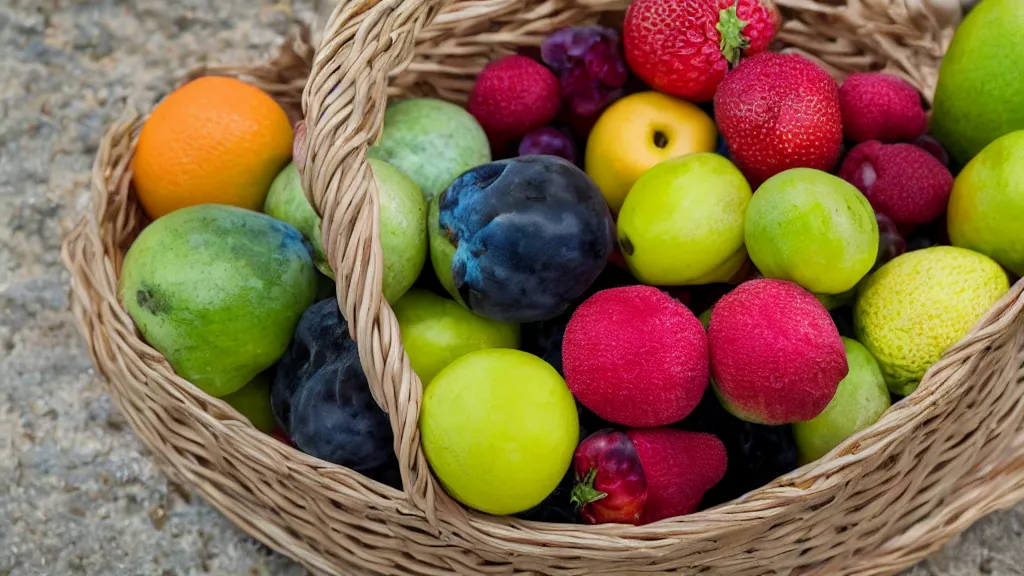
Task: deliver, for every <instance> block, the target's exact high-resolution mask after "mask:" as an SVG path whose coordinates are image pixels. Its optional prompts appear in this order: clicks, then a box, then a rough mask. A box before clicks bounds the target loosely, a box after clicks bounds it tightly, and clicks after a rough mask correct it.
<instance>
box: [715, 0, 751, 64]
mask: <svg viewBox="0 0 1024 576" xmlns="http://www.w3.org/2000/svg"><path fill="white" fill-rule="evenodd" d="M747 24H749V22H747V21H746V20H740V17H739V15H738V14H736V4H733V5H732V6H730V7H728V8H726V9H725V10H722V11H721V12H719V13H718V24H715V29H716V30H718V33H719V34H721V35H722V42H721V49H722V56H725V59H726V60H728V61H729V64H730V65H731V66H735V65H736V63H737V62H739V60H740V53H741V52H742V51H743V50H744V49H746V48H749V47H750V40H749V39H748V38H747V37H746V36H744V35H743V29H744V28H746V27H747Z"/></svg>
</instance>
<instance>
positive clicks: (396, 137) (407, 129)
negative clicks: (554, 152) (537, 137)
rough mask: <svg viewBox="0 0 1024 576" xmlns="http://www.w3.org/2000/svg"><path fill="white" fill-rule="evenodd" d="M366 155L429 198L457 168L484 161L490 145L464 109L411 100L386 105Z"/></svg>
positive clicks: (431, 100)
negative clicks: (380, 128) (399, 173)
mask: <svg viewBox="0 0 1024 576" xmlns="http://www.w3.org/2000/svg"><path fill="white" fill-rule="evenodd" d="M367 154H368V156H370V157H371V158H378V159H380V160H384V161H385V162H388V163H389V164H391V165H392V166H394V167H396V168H398V169H399V170H401V171H402V172H404V173H405V174H406V175H407V176H409V177H410V178H412V179H413V181H414V182H416V184H417V185H418V186H419V187H420V189H422V190H423V194H424V196H425V198H426V200H427V201H428V202H429V201H430V200H431V199H433V198H434V197H435V196H437V195H438V194H440V193H441V192H443V191H444V190H445V189H446V188H448V185H450V184H451V183H452V182H453V181H455V179H456V178H457V177H458V176H459V175H460V174H462V173H463V172H465V171H467V170H469V169H470V168H476V167H477V166H480V165H481V164H487V163H488V162H490V161H491V145H490V143H489V142H488V140H487V135H486V134H485V133H484V130H483V128H481V127H480V124H479V123H478V122H477V121H476V118H473V115H472V114H470V113H469V112H467V111H466V110H465V108H462V107H460V106H457V105H455V104H452V103H450V102H445V101H443V100H438V99H435V98H413V99H409V100H403V101H401V102H397V103H395V104H392V105H390V106H388V109H387V111H386V112H385V113H384V130H383V133H382V134H381V136H380V139H379V140H378V141H377V143H376V144H375V145H374V146H373V147H371V148H370V150H369V152H368V153H367Z"/></svg>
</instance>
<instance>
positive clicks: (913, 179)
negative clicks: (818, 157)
mask: <svg viewBox="0 0 1024 576" xmlns="http://www.w3.org/2000/svg"><path fill="white" fill-rule="evenodd" d="M839 177H840V178H842V179H843V180H846V181H847V182H849V183H850V184H853V185H854V186H856V187H857V189H858V190H860V191H861V192H862V193H863V194H864V196H865V197H866V198H867V199H868V202H870V203H871V206H872V207H873V208H874V209H875V210H876V211H877V212H881V213H883V214H885V215H886V216H888V217H889V218H892V221H893V222H895V223H896V224H897V225H899V226H917V225H920V224H925V223H927V222H931V221H932V220H935V219H936V218H938V217H939V216H941V215H942V213H943V212H944V211H945V210H946V205H947V204H948V203H949V195H950V193H951V192H952V190H953V175H952V174H950V172H949V169H948V168H946V167H945V166H943V165H942V162H940V161H939V160H938V159H936V158H935V156H933V155H931V154H929V153H928V152H927V151H926V150H924V149H923V148H921V147H919V146H915V145H913V144H883V143H881V142H879V141H877V140H871V141H868V142H863V143H861V144H858V145H856V146H854V148H853V149H852V150H850V153H849V154H847V156H846V159H845V160H844V161H843V165H842V167H841V168H840V169H839Z"/></svg>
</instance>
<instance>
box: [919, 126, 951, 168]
mask: <svg viewBox="0 0 1024 576" xmlns="http://www.w3.org/2000/svg"><path fill="white" fill-rule="evenodd" d="M913 144H914V145H915V146H917V147H918V148H924V150H925V152H927V153H929V154H931V155H932V156H935V158H936V159H937V160H938V161H939V162H942V165H943V166H945V167H946V168H949V152H946V149H945V148H943V147H942V144H941V143H940V142H939V141H938V140H936V139H935V138H934V137H933V136H929V135H928V134H924V135H922V136H919V137H918V139H917V140H914V142H913Z"/></svg>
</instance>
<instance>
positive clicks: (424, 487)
mask: <svg viewBox="0 0 1024 576" xmlns="http://www.w3.org/2000/svg"><path fill="white" fill-rule="evenodd" d="M478 1H479V2H480V4H481V5H482V6H483V5H490V4H493V1H492V0H478ZM552 1H554V2H555V3H556V4H558V6H556V8H558V9H569V8H570V7H571V8H573V9H575V10H580V9H583V10H585V11H588V12H592V13H595V14H596V13H599V12H604V11H609V10H620V9H623V8H625V7H626V6H627V5H628V3H629V2H628V1H627V0H552ZM775 2H776V3H777V4H778V5H779V7H780V8H781V9H782V11H783V12H784V15H785V17H786V19H785V26H784V27H783V29H782V31H781V32H780V34H779V36H778V40H779V41H780V43H781V45H782V47H783V49H784V50H785V51H796V52H800V53H803V54H805V55H808V56H810V57H812V58H814V59H815V60H817V61H818V62H819V63H821V64H822V65H824V66H825V67H826V68H827V69H829V71H830V72H832V73H833V74H834V75H836V76H837V77H842V76H843V75H844V74H845V73H848V72H851V71H859V70H877V69H885V70H887V71H890V72H894V73H897V74H899V75H901V76H903V77H904V78H906V79H907V80H909V81H910V82H911V83H912V84H913V85H914V86H915V87H917V88H918V89H919V90H920V91H921V92H922V93H923V94H924V95H925V98H926V99H927V100H930V99H931V95H932V94H933V91H934V86H935V81H936V78H937V75H938V68H939V63H940V62H941V58H942V54H943V53H944V52H945V49H946V47H947V46H948V43H949V41H950V39H951V38H952V35H953V30H954V29H955V26H956V24H957V23H958V22H959V19H960V16H961V13H960V8H959V4H958V2H957V0H847V1H846V2H845V3H843V2H841V1H840V0H832V1H829V2H825V1H816V0H775ZM450 4H454V0H350V1H345V2H341V3H340V5H339V6H338V7H337V8H336V9H335V10H334V12H333V14H332V15H331V16H330V18H329V20H328V22H327V25H326V29H325V31H324V34H323V40H322V43H321V45H320V47H319V49H318V50H317V52H316V55H315V57H314V60H313V66H312V73H311V76H310V80H309V83H308V84H307V86H306V89H305V92H304V94H303V102H302V104H303V109H304V112H305V118H306V120H305V126H300V127H299V130H298V131H297V136H298V137H297V139H296V141H297V149H296V154H295V157H296V164H297V165H298V166H299V169H300V172H301V174H302V183H303V188H304V189H305V191H306V194H307V195H308V196H309V199H310V201H311V203H312V204H313V205H314V206H315V207H316V208H317V211H318V212H319V213H320V214H321V215H322V217H323V224H322V233H323V237H324V246H325V248H326V250H327V256H328V261H329V263H330V265H331V268H332V269H333V270H334V271H335V273H336V277H337V280H338V282H337V286H338V301H339V305H340V307H341V311H342V313H343V314H344V315H345V318H347V319H348V321H349V328H350V331H351V333H352V336H353V338H354V339H355V341H356V342H357V344H358V346H359V356H360V360H361V362H362V364H363V367H364V368H365V371H366V375H367V377H368V380H369V382H370V387H371V390H372V392H373V396H374V398H375V400H376V401H377V403H378V404H379V405H380V406H381V407H382V408H383V409H384V410H385V411H386V412H387V413H388V415H389V418H390V420H391V425H392V429H393V431H394V435H395V453H396V454H397V456H398V460H399V464H400V466H401V473H402V482H403V488H404V490H405V492H406V494H407V495H408V496H409V500H410V502H411V503H412V504H413V505H415V506H416V507H418V508H420V509H421V510H425V511H426V512H427V513H428V515H429V516H431V517H432V516H433V515H434V514H435V513H436V510H435V502H434V498H435V497H436V496H437V493H436V492H435V488H436V486H435V484H434V482H435V481H434V480H433V479H432V477H431V475H430V473H429V470H428V465H427V463H426V459H425V457H424V455H423V452H422V450H420V446H419V431H418V417H419V409H420V402H421V400H422V394H423V386H422V383H421V382H420V380H419V378H417V376H416V375H415V373H413V371H412V369H411V367H410V365H409V360H408V357H407V356H406V355H405V353H404V351H403V349H402V344H401V339H400V335H399V328H398V322H397V320H396V319H395V316H394V313H393V312H392V310H391V308H390V306H388V303H387V302H386V301H385V300H384V298H383V296H382V293H381V285H382V271H383V260H382V254H381V246H380V241H379V237H378V236H379V228H378V213H379V198H378V190H377V186H376V182H375V180H374V178H373V174H372V171H371V169H370V167H369V165H368V163H367V162H366V151H367V148H368V147H369V146H370V145H372V144H373V143H374V141H375V140H376V138H377V137H378V136H379V134H380V132H381V129H382V126H383V118H384V110H385V108H386V105H387V94H388V83H389V81H390V80H391V79H392V78H394V77H395V76H397V75H398V73H400V72H402V71H403V70H405V69H406V67H407V66H408V65H409V64H410V63H411V62H412V60H413V58H414V55H415V52H416V49H417V46H416V39H417V36H418V34H419V32H420V31H421V30H422V29H423V28H424V27H425V26H427V25H428V24H429V23H430V22H432V21H433V20H434V18H435V17H436V16H437V15H438V14H439V13H440V12H441V11H442V10H443V9H445V8H446V7H447V6H449V5H450ZM463 4H466V5H467V7H471V6H470V5H472V4H474V2H472V1H467V0H462V2H460V3H459V4H458V5H459V6H462V5H463ZM562 4H564V6H563V5H562ZM450 40H451V41H454V42H455V43H456V44H457V43H458V41H459V40H465V41H466V42H472V41H473V40H472V39H471V38H451V39H450ZM421 48H422V49H424V50H423V54H421V55H420V57H422V58H425V59H427V60H437V63H438V64H440V63H441V62H443V60H444V58H445V54H448V53H450V54H456V53H458V50H456V48H457V46H455V45H454V44H453V45H452V46H451V47H450V48H451V50H449V52H447V53H445V52H444V51H441V52H437V51H436V50H434V49H432V48H431V47H430V46H426V47H421ZM434 48H436V47H434ZM433 68H435V69H442V68H443V67H439V66H434V67H433Z"/></svg>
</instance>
